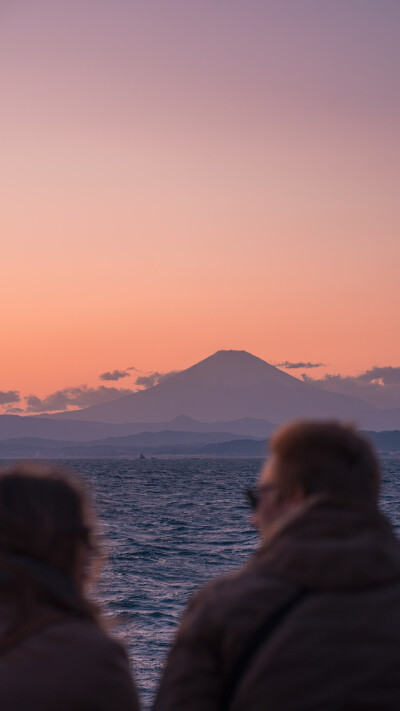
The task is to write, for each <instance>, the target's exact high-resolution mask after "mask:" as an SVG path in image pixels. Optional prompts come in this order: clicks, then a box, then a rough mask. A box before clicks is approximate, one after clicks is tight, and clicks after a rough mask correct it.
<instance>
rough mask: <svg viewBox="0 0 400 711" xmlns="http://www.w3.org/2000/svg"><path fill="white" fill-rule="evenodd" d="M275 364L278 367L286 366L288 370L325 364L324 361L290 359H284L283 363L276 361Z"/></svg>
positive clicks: (318, 366)
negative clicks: (306, 361)
mask: <svg viewBox="0 0 400 711" xmlns="http://www.w3.org/2000/svg"><path fill="white" fill-rule="evenodd" d="M276 365H277V366H278V368H279V367H280V368H287V369H288V370H290V369H297V368H320V367H321V366H325V363H309V362H308V363H305V362H303V361H299V362H297V363H292V362H291V361H290V360H285V361H284V362H283V363H276Z"/></svg>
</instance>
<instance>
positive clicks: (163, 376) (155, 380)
mask: <svg viewBox="0 0 400 711" xmlns="http://www.w3.org/2000/svg"><path fill="white" fill-rule="evenodd" d="M177 373H179V370H171V371H169V373H158V372H157V371H154V373H149V374H148V375H138V377H137V378H136V380H135V384H136V385H140V386H142V387H143V388H144V389H147V388H152V387H153V385H159V384H160V383H162V382H163V381H164V380H168V378H171V377H172V375H176V374H177Z"/></svg>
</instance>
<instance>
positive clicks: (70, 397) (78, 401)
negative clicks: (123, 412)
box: [25, 385, 134, 412]
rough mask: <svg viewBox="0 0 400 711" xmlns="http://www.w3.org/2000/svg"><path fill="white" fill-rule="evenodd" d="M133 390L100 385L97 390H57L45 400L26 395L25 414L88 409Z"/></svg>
mask: <svg viewBox="0 0 400 711" xmlns="http://www.w3.org/2000/svg"><path fill="white" fill-rule="evenodd" d="M133 392H134V391H133V390H129V389H127V388H113V387H111V388H107V387H105V386H104V385H100V386H99V387H98V388H89V387H88V386H87V385H82V386H80V387H75V388H65V389H64V390H57V391H56V392H54V393H51V395H48V396H47V397H45V398H42V399H41V398H39V397H37V396H36V395H28V396H27V397H25V402H26V411H27V412H56V411H59V410H67V409H68V408H71V407H74V408H76V407H78V408H83V407H89V406H90V405H98V404H100V403H102V402H109V401H110V400H116V399H117V398H119V397H122V396H123V395H130V394H131V393H133Z"/></svg>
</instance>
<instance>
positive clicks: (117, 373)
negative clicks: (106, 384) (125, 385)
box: [99, 368, 131, 380]
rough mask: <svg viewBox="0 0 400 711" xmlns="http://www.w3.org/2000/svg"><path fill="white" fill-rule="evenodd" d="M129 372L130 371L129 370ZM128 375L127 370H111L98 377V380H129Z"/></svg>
mask: <svg viewBox="0 0 400 711" xmlns="http://www.w3.org/2000/svg"><path fill="white" fill-rule="evenodd" d="M129 370H131V369H130V368H129ZM129 376H130V373H128V371H127V370H111V371H108V372H107V373H101V375H99V378H100V380H121V378H129Z"/></svg>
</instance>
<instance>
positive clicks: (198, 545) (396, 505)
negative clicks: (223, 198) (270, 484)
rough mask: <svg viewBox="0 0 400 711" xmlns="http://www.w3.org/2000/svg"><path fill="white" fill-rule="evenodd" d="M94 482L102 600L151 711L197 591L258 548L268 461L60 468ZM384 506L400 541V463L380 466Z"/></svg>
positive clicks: (88, 463)
mask: <svg viewBox="0 0 400 711" xmlns="http://www.w3.org/2000/svg"><path fill="white" fill-rule="evenodd" d="M58 463H60V464H62V465H63V466H66V467H67V468H68V469H71V470H75V471H77V472H78V473H79V474H80V475H82V476H83V478H84V479H85V480H86V481H87V483H88V485H89V488H90V491H91V493H92V497H93V500H94V503H95V508H96V511H97V514H98V518H99V521H100V526H101V534H102V540H103V548H104V551H105V553H106V556H107V560H106V563H105V565H104V568H103V573H102V576H101V579H100V581H99V583H98V585H97V588H96V591H95V594H96V597H97V599H98V600H99V601H100V602H101V604H102V606H103V608H104V609H105V611H106V615H107V616H109V617H110V618H113V621H114V625H113V632H114V634H115V636H117V637H118V638H119V639H120V640H121V641H122V642H123V643H124V644H125V646H126V649H127V651H128V654H129V657H130V660H131V662H132V668H133V671H134V675H135V678H136V682H137V684H138V687H139V691H140V695H141V699H142V702H143V705H144V708H145V709H148V708H149V707H150V705H151V701H152V699H153V695H154V692H155V689H156V687H157V682H158V680H159V677H160V674H161V671H162V667H163V663H164V660H165V656H166V653H167V651H168V647H169V645H170V643H171V641H172V638H173V635H174V631H175V629H176V626H177V624H178V622H179V619H180V616H181V614H182V612H183V609H184V607H185V605H186V603H187V601H188V599H189V598H190V596H191V594H192V593H193V591H194V590H196V589H197V588H198V587H199V586H201V585H202V584H204V583H205V582H206V581H207V580H209V579H210V578H212V577H215V576H218V575H221V574H223V573H226V572H228V571H231V570H234V569H235V568H236V567H238V566H240V565H241V564H242V563H243V562H244V561H245V560H246V558H247V557H248V556H249V555H250V554H251V553H252V551H254V550H255V548H256V547H257V545H258V537H257V535H256V533H255V531H254V530H253V529H252V527H251V525H250V516H249V510H248V508H247V505H246V501H245V496H244V490H245V488H246V487H247V486H250V485H252V484H253V483H254V482H255V480H256V478H257V475H258V473H259V471H260V468H261V465H262V460H261V459H237V458H235V459H197V458H196V459H194V458H193V459H155V458H154V459H153V458H149V459H116V460H111V459H82V460H77V459H74V460H68V461H67V460H64V461H62V462H58ZM382 469H383V473H384V479H383V491H382V502H381V506H382V509H383V510H384V512H385V513H386V514H387V515H388V516H389V518H390V519H391V521H392V523H393V525H394V526H395V528H396V530H397V532H398V534H399V535H400V458H394V457H387V458H383V459H382Z"/></svg>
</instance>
